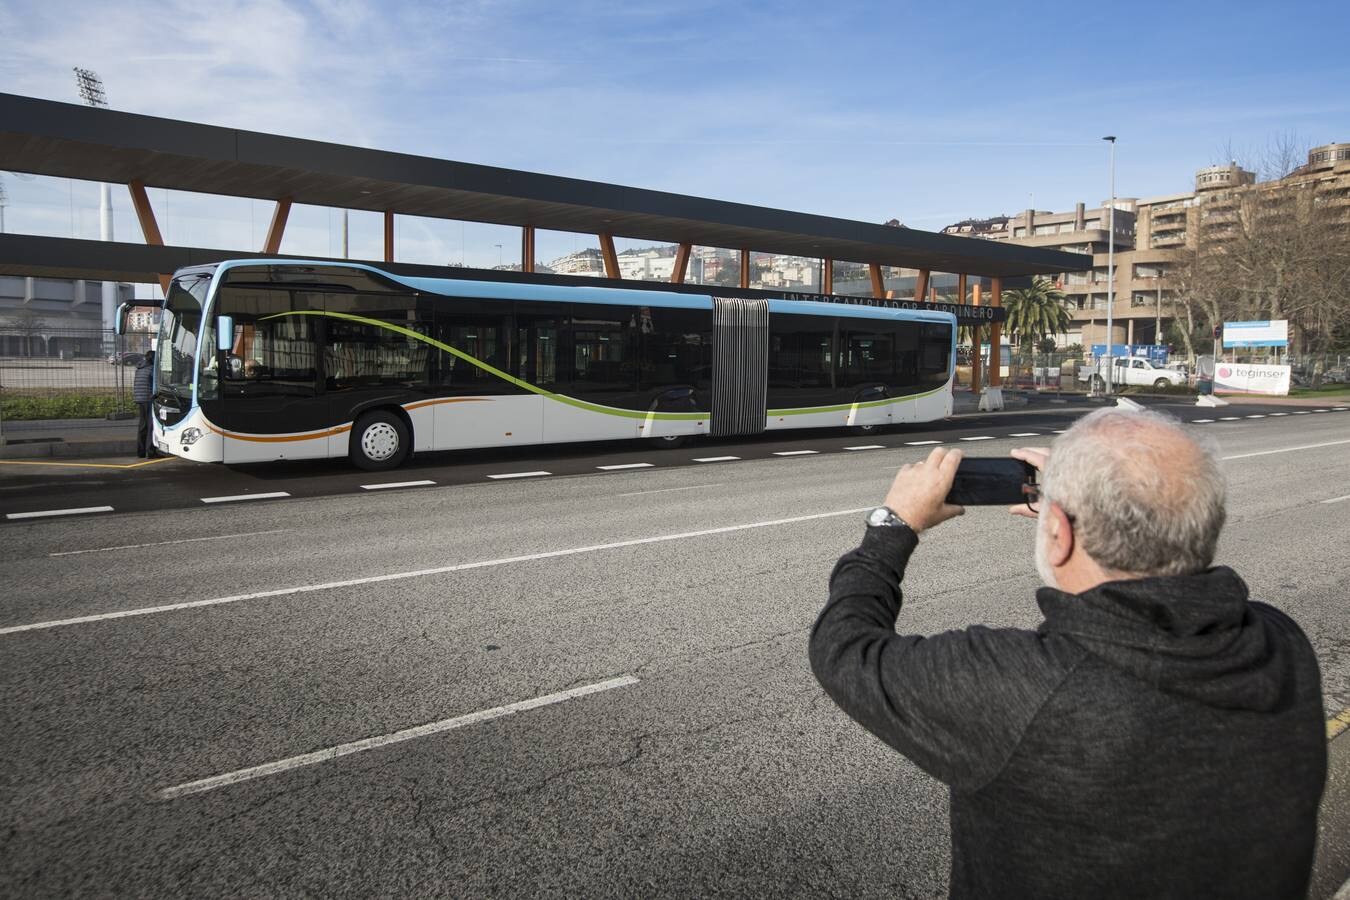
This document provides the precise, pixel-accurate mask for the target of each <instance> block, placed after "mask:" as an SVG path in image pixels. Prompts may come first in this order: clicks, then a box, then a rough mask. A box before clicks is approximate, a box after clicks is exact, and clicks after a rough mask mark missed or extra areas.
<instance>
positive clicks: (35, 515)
mask: <svg viewBox="0 0 1350 900" xmlns="http://www.w3.org/2000/svg"><path fill="white" fill-rule="evenodd" d="M112 511H113V508H112V507H111V506H80V507H77V508H75V509H43V510H38V511H37V512H22V513H5V518H6V519H42V518H46V517H47V516H82V515H84V514H85V513H100V512H112Z"/></svg>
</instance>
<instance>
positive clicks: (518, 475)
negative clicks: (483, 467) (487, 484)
mask: <svg viewBox="0 0 1350 900" xmlns="http://www.w3.org/2000/svg"><path fill="white" fill-rule="evenodd" d="M552 474H553V473H552V472H507V473H506V474H505V475H489V476H488V477H489V478H537V477H539V476H540V475H552Z"/></svg>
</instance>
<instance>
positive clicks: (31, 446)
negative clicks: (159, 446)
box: [0, 438, 136, 459]
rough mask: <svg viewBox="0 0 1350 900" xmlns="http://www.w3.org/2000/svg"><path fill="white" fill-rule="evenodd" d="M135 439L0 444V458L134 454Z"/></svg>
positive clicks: (59, 457) (61, 457) (64, 457)
mask: <svg viewBox="0 0 1350 900" xmlns="http://www.w3.org/2000/svg"><path fill="white" fill-rule="evenodd" d="M135 455H136V441H135V439H134V438H133V439H130V440H102V441H62V440H55V441H34V442H32V443H15V444H5V445H3V446H0V459H53V458H56V459H70V458H77V457H88V456H135Z"/></svg>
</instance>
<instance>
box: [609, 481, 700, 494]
mask: <svg viewBox="0 0 1350 900" xmlns="http://www.w3.org/2000/svg"><path fill="white" fill-rule="evenodd" d="M725 484H726V482H721V483H719V484H691V485H688V486H686V487H673V488H657V489H656V490H654V491H630V492H628V493H627V494H615V495H614V496H616V497H640V496H642V495H643V494H669V493H670V492H671V491H696V490H698V489H699V488H714V487H723V486H725Z"/></svg>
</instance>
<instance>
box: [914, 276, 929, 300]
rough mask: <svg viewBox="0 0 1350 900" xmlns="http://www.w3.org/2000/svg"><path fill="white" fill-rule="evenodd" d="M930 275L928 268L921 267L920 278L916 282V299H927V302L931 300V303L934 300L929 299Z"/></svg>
mask: <svg viewBox="0 0 1350 900" xmlns="http://www.w3.org/2000/svg"><path fill="white" fill-rule="evenodd" d="M928 275H929V272H928V270H927V269H920V270H919V277H918V279H917V280H916V281H915V282H914V299H915V300H919V301H927V302H930V303H931V302H932V301H930V300H928Z"/></svg>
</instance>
